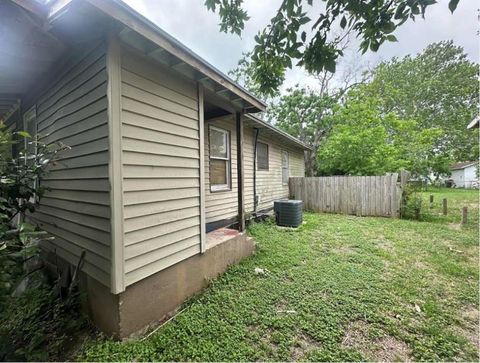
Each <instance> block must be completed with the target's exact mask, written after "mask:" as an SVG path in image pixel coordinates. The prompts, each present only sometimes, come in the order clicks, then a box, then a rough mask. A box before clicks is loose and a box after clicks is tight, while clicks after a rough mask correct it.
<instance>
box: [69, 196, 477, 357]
mask: <svg viewBox="0 0 480 363" xmlns="http://www.w3.org/2000/svg"><path fill="white" fill-rule="evenodd" d="M462 192H463V193H462ZM443 193H444V190H442V191H439V192H438V195H437V196H436V198H437V199H438V200H441V198H442V196H443V195H444V194H443ZM446 193H448V198H449V201H450V200H451V205H452V208H458V206H462V205H463V203H472V204H473V205H474V206H476V207H475V208H476V209H475V210H472V216H474V217H473V218H472V220H471V221H470V222H469V224H468V226H466V227H462V230H457V229H452V228H451V227H450V225H449V223H450V222H451V221H450V220H448V221H445V220H444V219H443V218H439V219H438V220H436V221H435V222H433V223H430V222H417V221H410V220H400V219H391V218H370V217H354V216H344V215H335V214H310V213H306V214H305V218H304V220H305V224H304V225H302V226H301V227H300V228H299V229H298V230H285V229H280V228H278V227H276V226H275V225H274V224H273V223H271V222H270V223H262V224H253V225H251V226H250V227H249V234H250V235H252V236H253V237H254V238H255V240H256V242H257V252H256V254H255V256H253V257H251V258H249V259H247V260H245V261H243V262H242V263H241V264H240V265H237V266H232V267H231V268H230V269H229V270H228V272H227V273H225V274H223V275H221V276H220V277H219V278H218V279H216V280H214V281H213V282H212V283H211V284H210V286H209V287H208V288H207V289H206V290H205V291H204V292H203V293H202V294H200V295H198V296H196V297H194V298H193V299H191V300H190V301H189V302H187V304H186V305H185V306H184V308H186V309H184V310H182V312H181V313H180V314H178V315H177V316H176V317H175V318H174V319H173V320H171V321H170V322H169V323H168V324H166V325H164V326H163V327H161V328H160V329H158V330H157V331H156V332H154V333H153V334H151V335H150V336H148V337H147V338H145V339H138V340H130V341H128V342H115V341H112V340H109V339H105V338H103V337H97V338H94V339H91V340H90V341H89V342H87V343H86V344H85V346H84V347H83V350H82V354H81V355H80V356H78V357H76V360H79V361H367V360H368V361H396V360H399V361H406V360H411V361H476V360H477V357H478V350H477V349H478V347H477V345H476V344H477V343H476V340H475V339H476V337H478V335H477V333H475V331H476V329H477V325H478V299H479V286H478V278H479V271H478V249H479V247H478V213H475V212H478V203H477V198H478V196H477V193H475V192H473V191H447V192H446ZM453 195H458V197H455V198H453ZM452 215H455V218H456V222H457V223H458V222H459V220H460V214H457V213H455V214H453V213H452ZM475 216H476V217H475ZM255 267H260V268H263V269H266V270H267V273H266V274H265V275H256V274H255V273H254V269H255ZM415 304H417V305H418V306H419V308H420V312H418V311H417V310H416V308H415ZM475 311H476V314H475V313H474V312H475ZM356 326H357V327H358V326H360V327H362V326H363V327H365V328H364V329H363V330H361V329H354V327H356ZM392 343H394V344H392ZM386 344H388V347H389V348H390V349H392V350H393V351H394V352H395V349H396V347H398V346H400V347H402V344H403V345H405V347H406V348H405V352H406V353H403V354H408V356H405V355H404V356H400V357H398V358H395V356H394V355H393V354H392V353H391V352H390V349H389V350H385V345H386ZM385 352H387V353H388V354H391V355H390V356H388V357H385V356H382V354H385ZM401 352H402V351H401V350H400V353H401ZM402 358H403V359H402Z"/></svg>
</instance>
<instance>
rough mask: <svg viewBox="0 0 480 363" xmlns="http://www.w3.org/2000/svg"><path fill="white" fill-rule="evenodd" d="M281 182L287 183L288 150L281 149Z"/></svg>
mask: <svg viewBox="0 0 480 363" xmlns="http://www.w3.org/2000/svg"><path fill="white" fill-rule="evenodd" d="M282 184H283V185H285V184H288V151H283V150H282Z"/></svg>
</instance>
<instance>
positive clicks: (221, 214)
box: [205, 117, 253, 223]
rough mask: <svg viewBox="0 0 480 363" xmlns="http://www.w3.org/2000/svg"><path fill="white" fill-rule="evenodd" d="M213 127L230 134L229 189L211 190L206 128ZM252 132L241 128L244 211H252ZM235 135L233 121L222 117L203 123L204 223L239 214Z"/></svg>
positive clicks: (208, 145) (207, 129) (207, 130)
mask: <svg viewBox="0 0 480 363" xmlns="http://www.w3.org/2000/svg"><path fill="white" fill-rule="evenodd" d="M210 126H214V127H217V128H220V129H223V130H228V131H229V132H230V158H231V159H230V160H231V164H230V165H231V190H228V191H214V192H212V191H211V190H210V163H209V158H210V144H209V127H210ZM252 138H253V130H252V129H249V128H245V129H244V139H245V144H244V168H245V169H244V173H245V184H244V191H245V210H246V211H247V212H249V211H252V210H253V184H252V182H251V180H252V178H253V174H252V171H253V157H252V155H253V143H252V142H251V141H250V142H249V141H248V140H252ZM236 140H237V133H236V125H235V119H234V118H233V117H225V118H222V119H218V120H214V121H209V122H206V123H205V220H206V223H212V222H215V221H220V220H223V219H230V218H234V217H236V216H237V214H238V207H237V206H238V183H237V180H238V179H237V141H236Z"/></svg>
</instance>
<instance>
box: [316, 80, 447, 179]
mask: <svg viewBox="0 0 480 363" xmlns="http://www.w3.org/2000/svg"><path fill="white" fill-rule="evenodd" d="M333 119H334V124H335V126H334V127H333V129H332V131H331V133H330V136H329V137H328V139H327V140H326V142H325V143H324V144H323V146H322V147H321V148H320V150H319V152H318V158H317V162H318V169H319V171H320V172H321V173H323V174H326V175H383V174H385V173H388V172H398V171H400V170H402V169H404V170H408V171H410V172H411V173H412V174H413V175H426V174H428V172H429V170H430V168H431V167H432V165H431V163H430V158H429V156H430V155H431V153H432V149H433V145H434V142H435V141H436V139H437V138H438V137H440V136H441V135H442V134H443V131H442V130H441V129H438V128H428V129H422V128H420V127H418V124H417V123H416V122H415V121H413V120H402V119H400V118H398V117H397V115H396V114H395V113H388V114H384V113H383V112H382V111H381V102H380V101H379V100H378V99H374V98H367V97H364V96H363V94H362V92H361V90H360V91H358V92H353V93H352V94H351V95H350V97H349V99H348V100H347V103H346V104H345V105H344V106H342V107H341V108H340V109H339V110H338V112H336V113H335V115H334V116H333Z"/></svg>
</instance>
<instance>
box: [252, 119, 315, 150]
mask: <svg viewBox="0 0 480 363" xmlns="http://www.w3.org/2000/svg"><path fill="white" fill-rule="evenodd" d="M245 117H247V118H249V119H250V120H252V121H253V122H255V123H257V124H260V125H261V126H263V127H265V128H268V129H269V130H271V131H273V132H275V133H277V134H279V135H281V136H283V137H285V138H287V139H288V140H290V141H291V142H292V143H294V144H296V146H298V147H300V148H302V149H304V150H310V151H313V147H311V146H310V145H307V144H305V143H304V142H302V141H300V140H298V139H297V138H296V137H293V136H292V135H290V134H288V133H286V132H285V131H283V130H280V129H279V128H278V127H275V126H273V125H272V124H270V123H268V122H266V121H263V120H261V119H259V118H258V117H255V116H252V115H245Z"/></svg>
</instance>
